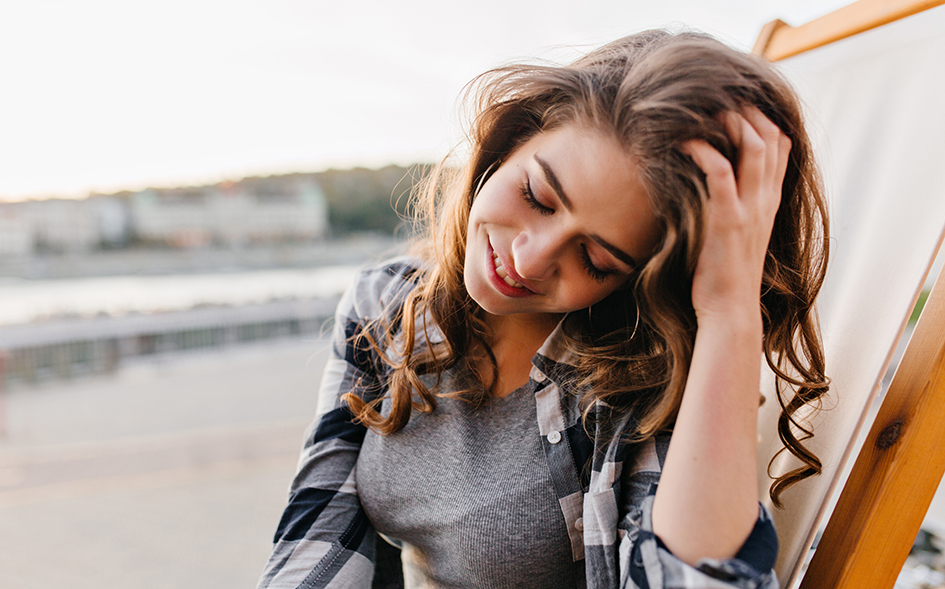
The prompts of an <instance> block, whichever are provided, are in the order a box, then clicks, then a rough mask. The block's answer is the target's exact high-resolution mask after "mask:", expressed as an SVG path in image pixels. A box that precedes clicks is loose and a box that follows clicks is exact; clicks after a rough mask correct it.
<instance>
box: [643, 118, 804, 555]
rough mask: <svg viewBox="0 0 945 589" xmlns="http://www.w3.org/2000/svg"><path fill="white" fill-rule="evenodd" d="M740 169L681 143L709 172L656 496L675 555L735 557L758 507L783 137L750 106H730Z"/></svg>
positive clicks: (703, 146)
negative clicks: (682, 366) (687, 332)
mask: <svg viewBox="0 0 945 589" xmlns="http://www.w3.org/2000/svg"><path fill="white" fill-rule="evenodd" d="M724 124H725V127H726V129H727V131H728V134H729V137H730V139H731V140H732V142H733V144H734V145H735V147H736V148H737V150H738V157H737V170H733V169H732V165H731V164H730V163H729V161H728V160H727V159H726V158H725V157H723V156H722V155H721V154H720V153H719V152H718V151H716V150H715V149H713V148H712V147H710V146H709V145H708V144H707V143H705V142H702V141H692V142H689V143H687V144H686V145H685V147H684V150H685V151H686V152H687V153H688V154H689V155H690V156H691V157H692V159H693V161H694V162H695V163H696V164H697V165H698V166H699V168H700V169H702V171H703V172H704V173H705V176H706V180H705V181H706V188H707V190H708V195H709V197H708V201H707V202H706V205H705V217H704V224H705V225H704V241H703V246H702V250H701V253H700V256H699V259H698V265H697V267H696V272H695V277H694V279H693V287H692V302H693V306H694V308H695V311H696V317H697V321H698V329H697V332H696V342H695V347H694V348H693V358H692V363H691V365H690V369H689V375H688V378H687V381H686V387H685V392H684V394H683V399H682V404H681V406H680V410H679V414H678V417H677V419H676V425H675V428H674V434H673V438H672V441H671V443H670V448H669V452H668V455H667V458H666V463H665V467H664V470H663V474H662V478H661V480H660V485H659V490H658V491H657V495H656V499H655V503H654V508H653V526H654V531H655V532H656V534H657V535H658V536H660V538H661V539H662V540H663V541H664V542H665V543H666V545H667V546H668V547H669V549H670V550H671V551H673V552H674V553H675V554H676V555H677V556H678V557H679V558H681V559H682V560H684V561H687V562H689V563H690V564H695V562H696V561H697V560H699V559H700V558H730V557H732V556H734V555H735V553H736V552H737V551H738V549H739V548H740V547H741V545H742V544H743V543H744V541H745V539H746V538H747V537H748V534H749V533H750V532H751V529H752V526H753V525H754V523H755V520H756V518H757V515H758V483H757V466H756V444H757V409H758V381H759V377H760V371H761V357H762V318H761V308H760V289H761V280H762V270H763V266H764V261H765V255H766V252H767V247H768V241H769V239H770V235H771V230H772V226H773V224H774V218H775V215H776V213H777V211H778V206H779V204H780V201H781V184H782V181H783V178H784V174H785V169H786V167H787V161H788V155H789V152H790V149H791V142H790V140H789V139H788V138H787V137H785V136H784V135H783V134H782V133H781V131H780V130H779V129H778V127H776V126H775V125H774V124H773V123H771V122H770V121H769V120H768V119H767V118H765V117H764V115H762V114H761V112H760V111H758V110H757V109H755V108H747V109H745V110H743V111H742V112H740V113H734V112H730V113H726V114H725V115H724Z"/></svg>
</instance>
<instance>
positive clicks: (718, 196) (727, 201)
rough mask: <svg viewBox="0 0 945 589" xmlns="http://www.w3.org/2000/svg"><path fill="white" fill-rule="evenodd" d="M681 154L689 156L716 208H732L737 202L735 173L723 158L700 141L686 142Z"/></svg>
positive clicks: (704, 142)
mask: <svg viewBox="0 0 945 589" xmlns="http://www.w3.org/2000/svg"><path fill="white" fill-rule="evenodd" d="M682 151H683V153H686V154H687V155H689V157H691V158H692V161H693V162H695V164H696V165H697V166H699V169H700V170H702V173H703V174H705V184H706V188H707V189H708V191H709V198H710V199H711V200H712V201H713V203H714V204H715V205H716V206H719V205H722V206H734V205H736V204H737V202H738V184H737V182H736V180H735V171H734V170H733V169H732V164H731V163H729V161H728V160H727V159H725V156H723V155H722V154H721V153H719V152H718V150H716V149H715V148H714V147H712V146H711V145H709V144H708V143H707V142H706V141H703V140H701V139H694V140H692V141H687V142H686V143H684V144H683V146H682Z"/></svg>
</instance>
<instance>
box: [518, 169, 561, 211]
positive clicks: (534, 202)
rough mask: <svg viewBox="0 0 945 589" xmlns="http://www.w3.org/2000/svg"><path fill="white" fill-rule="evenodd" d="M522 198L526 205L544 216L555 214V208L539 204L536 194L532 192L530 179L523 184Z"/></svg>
mask: <svg viewBox="0 0 945 589" xmlns="http://www.w3.org/2000/svg"><path fill="white" fill-rule="evenodd" d="M522 198H524V199H525V204H527V205H528V206H530V207H531V208H533V209H535V210H536V211H538V212H539V213H541V214H542V215H551V214H553V213H554V212H555V210H554V209H553V208H551V207H546V206H545V205H543V204H541V203H540V202H538V199H536V198H535V193H534V192H532V183H531V182H529V181H528V178H525V182H524V183H523V184H522Z"/></svg>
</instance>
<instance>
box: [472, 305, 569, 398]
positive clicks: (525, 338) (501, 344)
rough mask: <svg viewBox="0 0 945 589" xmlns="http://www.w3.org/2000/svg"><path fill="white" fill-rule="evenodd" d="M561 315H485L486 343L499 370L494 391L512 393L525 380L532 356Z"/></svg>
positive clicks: (501, 394)
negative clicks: (487, 339) (488, 337)
mask: <svg viewBox="0 0 945 589" xmlns="http://www.w3.org/2000/svg"><path fill="white" fill-rule="evenodd" d="M561 317H562V316H561V315H551V314H537V315H524V314H520V315H487V317H486V324H487V325H488V326H489V330H490V332H491V333H490V340H491V341H490V342H489V346H490V347H491V348H492V353H493V354H495V360H496V365H497V368H498V370H499V374H498V378H499V380H498V383H497V386H496V388H495V394H496V396H499V397H504V396H505V395H507V394H509V393H511V392H512V391H514V390H515V389H517V388H518V387H520V386H522V385H524V384H525V383H526V382H528V374H529V372H530V371H531V367H532V357H533V356H534V355H535V353H536V352H538V349H539V348H540V347H541V345H542V344H543V343H544V342H545V340H546V339H548V336H549V335H551V332H552V331H554V329H555V327H557V325H558V323H559V322H560V320H561Z"/></svg>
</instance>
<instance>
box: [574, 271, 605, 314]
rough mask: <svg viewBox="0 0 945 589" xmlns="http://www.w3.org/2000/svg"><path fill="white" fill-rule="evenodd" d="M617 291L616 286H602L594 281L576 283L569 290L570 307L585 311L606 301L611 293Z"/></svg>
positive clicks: (588, 279) (586, 280) (587, 280)
mask: <svg viewBox="0 0 945 589" xmlns="http://www.w3.org/2000/svg"><path fill="white" fill-rule="evenodd" d="M615 290H617V287H616V286H613V285H609V284H601V283H599V282H597V281H595V280H593V279H590V278H587V279H585V280H583V281H581V282H577V283H574V286H573V287H572V288H570V289H569V292H568V295H567V299H568V306H570V307H572V308H574V309H584V308H586V307H590V306H591V305H594V304H596V303H599V302H600V301H602V300H603V299H605V298H606V297H607V296H608V295H609V294H610V293H612V292H614V291H615Z"/></svg>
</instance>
